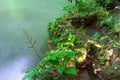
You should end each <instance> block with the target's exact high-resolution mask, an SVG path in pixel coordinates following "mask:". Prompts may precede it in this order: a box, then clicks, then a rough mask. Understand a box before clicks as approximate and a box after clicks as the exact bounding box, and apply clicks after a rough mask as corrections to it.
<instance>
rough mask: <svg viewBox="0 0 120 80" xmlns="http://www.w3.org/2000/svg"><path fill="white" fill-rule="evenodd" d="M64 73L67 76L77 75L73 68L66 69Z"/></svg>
mask: <svg viewBox="0 0 120 80" xmlns="http://www.w3.org/2000/svg"><path fill="white" fill-rule="evenodd" d="M65 73H66V74H68V75H70V74H72V75H76V74H77V72H76V69H75V68H74V67H69V68H66V69H65Z"/></svg>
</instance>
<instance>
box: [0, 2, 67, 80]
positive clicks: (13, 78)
mask: <svg viewBox="0 0 120 80" xmlns="http://www.w3.org/2000/svg"><path fill="white" fill-rule="evenodd" d="M66 3H67V0H3V1H1V2H0V80H21V78H22V77H23V76H24V73H21V71H22V70H23V69H25V68H32V67H34V66H35V65H36V64H37V62H38V61H39V57H38V56H37V55H36V54H35V52H34V50H32V49H29V48H27V47H28V44H27V43H26V37H25V36H24V34H23V29H25V30H26V31H27V32H29V34H30V35H31V36H32V38H33V39H34V40H36V41H37V43H36V47H37V49H38V50H39V53H40V54H42V53H44V52H45V50H46V39H47V36H48V35H47V27H46V26H47V23H48V22H50V21H52V20H53V19H55V18H56V17H58V16H60V15H61V14H62V13H63V12H62V7H63V6H64V5H65V4H66Z"/></svg>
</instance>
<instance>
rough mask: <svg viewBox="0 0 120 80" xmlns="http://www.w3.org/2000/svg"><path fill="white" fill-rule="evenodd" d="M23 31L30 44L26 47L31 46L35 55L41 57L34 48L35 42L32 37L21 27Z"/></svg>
mask: <svg viewBox="0 0 120 80" xmlns="http://www.w3.org/2000/svg"><path fill="white" fill-rule="evenodd" d="M23 32H24V34H25V36H26V38H27V41H28V42H27V43H29V44H30V46H29V47H28V48H33V49H34V51H35V53H36V54H37V56H38V57H39V58H40V60H41V59H42V57H41V56H40V55H39V52H38V51H37V49H36V48H35V44H36V41H33V39H32V37H31V36H30V35H29V34H28V33H27V32H26V31H25V30H24V29H23Z"/></svg>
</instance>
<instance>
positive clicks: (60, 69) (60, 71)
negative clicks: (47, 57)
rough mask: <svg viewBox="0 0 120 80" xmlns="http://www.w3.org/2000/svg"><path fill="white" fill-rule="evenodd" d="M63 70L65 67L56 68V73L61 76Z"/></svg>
mask: <svg viewBox="0 0 120 80" xmlns="http://www.w3.org/2000/svg"><path fill="white" fill-rule="evenodd" d="M64 70H65V67H64V66H61V67H59V68H57V71H58V73H60V74H62V73H63V71H64Z"/></svg>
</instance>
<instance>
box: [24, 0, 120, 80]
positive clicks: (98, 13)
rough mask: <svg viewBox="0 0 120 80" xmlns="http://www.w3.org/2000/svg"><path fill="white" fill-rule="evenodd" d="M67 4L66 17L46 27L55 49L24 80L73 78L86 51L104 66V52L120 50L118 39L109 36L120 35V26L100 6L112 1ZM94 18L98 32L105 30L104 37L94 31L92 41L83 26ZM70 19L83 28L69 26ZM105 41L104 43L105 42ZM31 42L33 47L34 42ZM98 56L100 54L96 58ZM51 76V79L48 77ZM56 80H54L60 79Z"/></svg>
mask: <svg viewBox="0 0 120 80" xmlns="http://www.w3.org/2000/svg"><path fill="white" fill-rule="evenodd" d="M68 1H69V2H71V4H70V5H68V6H66V7H64V10H65V11H66V14H65V15H64V16H62V17H60V18H57V19H56V20H55V21H54V22H51V23H49V24H48V33H49V39H50V40H49V44H51V45H54V46H55V49H51V50H49V51H48V52H47V53H46V54H45V56H44V57H43V59H42V60H41V61H40V63H39V64H38V65H37V66H36V68H34V69H32V70H30V71H28V74H26V76H25V77H24V78H23V80H27V79H35V78H37V77H39V78H40V79H41V80H50V78H51V77H52V76H54V77H52V78H56V77H58V78H59V77H61V76H62V77H64V76H71V75H76V74H77V71H76V70H77V69H76V63H84V61H85V60H86V57H87V56H90V55H88V53H89V52H91V53H92V56H95V55H97V56H95V59H96V60H98V64H100V65H105V63H106V61H107V60H108V59H107V55H106V53H105V52H103V49H106V50H107V49H113V48H115V49H116V50H120V48H119V47H120V44H119V43H118V41H119V39H118V38H119V37H118V36H116V35H115V36H114V35H112V34H114V33H116V32H120V27H118V25H116V23H115V22H114V18H113V17H112V16H111V14H110V12H109V11H107V10H106V8H104V7H101V4H102V3H103V4H102V5H103V6H105V7H106V6H107V5H108V4H109V3H111V1H112V0H106V1H103V0H97V1H98V2H99V3H100V4H98V3H97V2H96V0H68ZM76 16H77V18H76ZM93 16H95V18H93V19H95V20H97V21H96V23H97V27H99V28H98V29H100V28H101V29H106V30H107V31H106V34H103V35H100V34H99V33H98V32H97V33H95V34H94V35H93V37H92V38H88V36H87V35H86V34H85V32H84V29H83V27H85V26H86V24H87V23H88V21H91V17H93ZM73 19H76V20H75V21H77V20H78V21H79V22H77V23H78V24H79V25H78V26H82V27H79V28H76V27H75V26H74V25H73V24H72V21H73ZM93 19H92V20H93ZM87 20H88V21H87ZM73 22H74V21H73ZM80 24H81V25H80ZM111 35H112V38H111ZM28 39H29V38H28ZM107 40H108V41H107ZM29 41H31V39H30V40H29ZM105 41H107V42H106V43H105ZM30 43H31V44H32V45H33V46H34V44H35V43H36V42H30ZM91 46H92V47H91ZM93 53H94V54H93ZM99 53H101V54H102V55H100V56H99ZM85 64H86V63H85ZM87 64H88V63H87ZM83 66H84V65H83ZM50 73H51V74H52V76H51V75H49V74H50ZM58 78H57V80H59V79H58ZM67 79H68V78H67Z"/></svg>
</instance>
